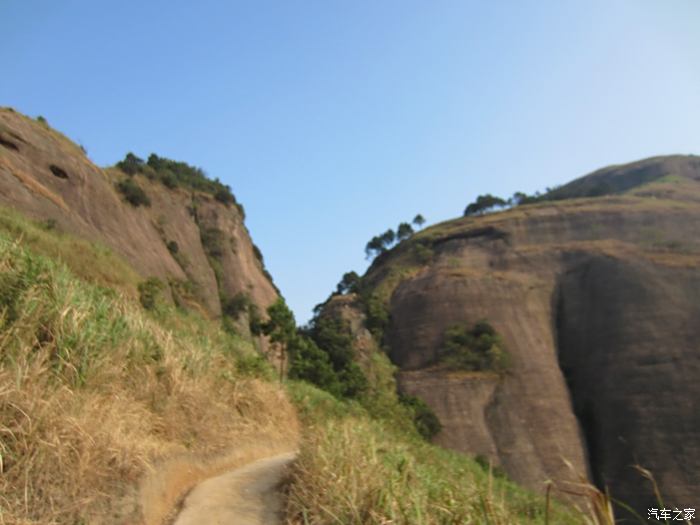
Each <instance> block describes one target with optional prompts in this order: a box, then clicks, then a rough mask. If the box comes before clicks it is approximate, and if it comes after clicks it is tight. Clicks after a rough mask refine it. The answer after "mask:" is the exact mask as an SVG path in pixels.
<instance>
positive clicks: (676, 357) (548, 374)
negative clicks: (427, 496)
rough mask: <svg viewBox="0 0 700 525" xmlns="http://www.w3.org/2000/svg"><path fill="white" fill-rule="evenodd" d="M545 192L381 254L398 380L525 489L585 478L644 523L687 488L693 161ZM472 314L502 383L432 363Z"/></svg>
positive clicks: (694, 420)
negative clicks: (498, 347)
mask: <svg viewBox="0 0 700 525" xmlns="http://www.w3.org/2000/svg"><path fill="white" fill-rule="evenodd" d="M549 197H550V198H552V200H546V201H542V202H539V203H536V204H532V205H524V206H517V207H515V208H512V209H510V210H508V211H504V212H500V213H493V214H489V215H484V216H480V217H469V218H462V219H458V220H454V221H450V222H446V223H442V224H438V225H436V226H433V227H431V228H428V229H426V230H424V231H422V232H420V233H418V234H416V235H414V236H413V238H411V239H410V240H408V241H404V242H402V243H400V244H399V245H398V246H397V247H395V248H394V249H393V250H391V251H389V252H387V253H384V254H382V255H380V256H379V257H378V258H377V259H376V260H375V262H374V263H373V265H372V267H371V268H370V269H369V270H368V272H367V274H366V275H365V276H364V277H363V280H362V283H363V284H362V287H363V294H364V295H365V296H373V297H375V298H377V300H379V301H380V302H381V303H382V304H383V305H384V307H385V308H386V309H387V311H388V313H389V316H390V322H389V324H388V327H387V329H386V331H385V335H384V341H385V343H386V344H387V347H388V351H389V354H390V357H391V359H392V361H393V362H394V363H395V364H396V365H398V366H399V367H400V372H399V375H398V380H399V384H400V388H401V389H402V390H404V391H406V392H407V393H411V394H415V395H419V396H420V397H422V398H423V399H424V400H425V401H426V402H427V403H428V404H429V405H430V406H431V407H432V409H433V410H434V411H435V413H436V414H437V415H438V417H439V418H440V420H441V422H442V424H443V426H444V429H443V431H442V432H441V433H440V434H439V435H438V436H437V438H436V441H437V442H438V443H440V444H442V445H444V446H446V447H450V448H453V449H457V450H460V451H463V452H466V453H469V454H473V455H482V456H486V457H488V458H490V459H491V460H492V461H493V462H494V463H496V464H497V465H500V466H502V467H503V468H504V469H505V471H506V472H507V473H508V474H509V475H510V476H511V477H512V478H513V479H515V480H516V481H518V482H521V483H523V484H525V485H527V486H529V487H531V488H533V489H535V490H538V491H541V490H542V488H543V484H544V482H545V481H546V480H555V481H559V482H566V481H577V480H578V479H579V476H587V477H588V479H590V480H592V481H594V482H595V483H596V484H598V485H599V486H600V487H601V488H602V487H604V486H605V487H609V488H610V490H611V492H612V495H613V497H615V498H617V499H619V500H621V501H624V502H627V503H628V504H630V505H632V506H633V507H635V508H637V509H638V510H639V511H641V512H643V515H646V508H648V507H649V506H653V505H655V504H656V503H657V502H656V498H655V497H654V494H653V488H652V485H651V483H649V482H648V481H647V480H646V479H644V478H643V477H642V476H641V474H640V472H639V471H638V470H636V469H635V468H634V466H635V465H639V466H641V467H644V468H646V469H648V470H649V471H650V472H651V473H652V474H653V475H654V477H655V479H656V481H657V482H658V483H659V486H660V488H661V492H662V494H663V496H664V498H665V499H664V503H665V504H666V505H667V506H668V505H676V506H679V507H682V506H686V507H687V506H688V505H691V504H693V501H694V499H693V498H695V497H697V494H700V474H699V472H700V418H699V417H698V408H699V407H700V382H698V380H697V378H698V377H699V374H700V349H699V348H698V343H697V341H698V339H700V158H699V157H693V156H688V157H683V156H673V157H660V158H654V159H648V160H645V161H641V162H638V163H634V164H630V165H625V166H616V167H611V168H607V169H604V170H600V171H599V172H596V173H594V174H592V175H589V176H587V177H583V178H581V179H578V180H577V181H574V182H573V183H571V184H569V185H566V186H563V187H561V188H559V189H557V190H555V192H553V194H552V195H550V196H549ZM480 320H486V321H488V322H489V323H490V324H491V325H492V326H493V327H494V328H495V329H496V331H497V332H498V334H499V335H500V337H501V338H502V340H503V344H504V347H505V348H506V350H507V353H508V355H509V357H510V366H509V368H508V370H507V371H506V372H505V373H496V372H490V371H488V370H486V371H464V370H462V371H460V370H454V369H449V370H448V369H445V367H441V366H439V364H436V360H437V359H438V358H439V355H440V352H441V349H442V348H443V347H444V345H445V337H446V332H447V330H448V329H450V327H454V326H472V325H474V324H475V323H476V322H478V321H480Z"/></svg>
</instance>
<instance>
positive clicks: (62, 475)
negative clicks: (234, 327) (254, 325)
mask: <svg viewBox="0 0 700 525" xmlns="http://www.w3.org/2000/svg"><path fill="white" fill-rule="evenodd" d="M163 317H164V318H165V317H167V318H168V319H170V326H164V325H163V324H164V323H163V322H160V321H159V319H158V318H157V316H156V317H152V316H147V315H145V314H144V313H143V312H142V311H141V310H140V309H139V308H138V307H137V306H136V305H135V304H133V303H132V302H131V301H129V300H127V299H126V298H124V297H122V296H120V295H118V294H116V293H114V292H111V291H105V290H103V289H100V288H98V287H95V286H92V285H87V284H85V283H83V282H81V281H79V280H77V279H75V278H74V277H73V276H72V275H71V274H70V273H69V272H68V271H67V270H66V269H65V268H64V267H61V266H57V265H56V264H54V263H52V262H51V261H49V260H45V259H43V258H41V257H37V256H35V255H32V254H29V253H28V252H26V251H25V250H24V249H23V248H22V247H20V246H18V245H17V244H16V243H12V242H10V241H8V240H7V239H6V238H0V472H1V475H0V523H1V524H14V523H27V524H30V523H31V524H52V523H71V524H74V523H75V524H79V523H146V524H157V523H162V522H163V520H164V519H165V518H166V517H167V514H168V512H170V510H171V509H172V506H173V505H174V504H175V503H176V502H177V500H178V499H179V498H180V497H181V496H182V495H183V494H184V493H185V492H186V491H188V490H189V489H190V488H191V487H192V486H193V485H194V484H196V483H197V482H198V481H200V480H201V479H203V478H205V477H208V476H209V475H214V474H216V473H218V472H220V471H221V470H222V469H226V468H228V467H232V466H237V465H238V464H240V463H241V462H246V461H248V460H250V459H255V458H256V457H259V456H261V455H267V454H269V453H275V452H277V451H278V450H279V449H280V447H282V448H288V447H292V446H293V443H294V441H295V437H296V436H295V435H296V419H295V413H294V410H293V409H292V407H291V406H290V404H289V403H288V402H287V400H286V397H285V395H284V393H283V392H282V391H281V390H280V389H279V387H277V386H275V385H273V384H270V383H267V382H265V381H262V380H260V379H257V378H251V377H245V376H243V375H241V374H240V373H238V372H237V371H236V366H235V363H236V356H237V355H238V354H243V353H245V352H246V349H245V345H244V344H243V342H242V341H239V340H236V339H233V338H230V337H227V336H226V335H225V334H222V333H221V332H220V331H219V330H217V329H216V328H214V327H213V325H211V324H209V323H207V322H206V321H204V320H201V319H197V318H194V317H186V316H184V315H182V314H176V313H175V312H168V313H167V316H166V315H165V314H163ZM166 324H167V323H166Z"/></svg>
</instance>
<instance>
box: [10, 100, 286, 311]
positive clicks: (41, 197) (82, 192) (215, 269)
mask: <svg viewBox="0 0 700 525" xmlns="http://www.w3.org/2000/svg"><path fill="white" fill-rule="evenodd" d="M126 179H128V176H127V175H126V174H125V173H123V172H121V171H120V170H118V169H114V168H111V169H107V170H103V169H100V168H98V167H97V166H95V165H94V164H93V163H92V162H90V160H89V159H88V158H87V157H86V155H85V153H84V152H83V151H82V149H81V148H80V147H79V146H77V145H76V144H74V143H72V142H71V141H70V140H68V139H67V138H66V137H65V136H63V135H62V134H60V133H59V132H57V131H55V130H53V129H51V128H50V127H48V125H46V124H45V123H42V122H39V121H35V120H32V119H29V118H27V117H25V116H23V115H21V114H19V113H16V112H14V111H13V110H11V109H0V205H4V206H7V207H10V208H13V209H15V210H18V211H20V212H21V213H23V214H25V215H27V216H29V217H31V218H33V219H37V220H43V221H50V222H49V224H51V226H52V227H55V228H56V229H58V230H59V231H65V232H68V233H71V234H74V235H76V236H78V237H80V238H83V239H87V240H89V241H92V242H98V243H101V244H103V245H105V246H107V247H109V248H111V249H112V250H113V251H114V252H116V253H117V254H119V255H121V256H122V257H124V258H125V259H126V261H128V262H129V263H130V265H131V266H133V268H134V269H135V270H136V271H137V272H138V273H139V274H140V275H141V276H142V277H143V278H144V279H146V278H149V277H156V278H159V279H160V280H161V281H162V282H164V283H168V284H169V287H168V290H167V291H168V293H170V294H172V295H173V296H174V297H173V298H174V299H175V300H177V301H178V302H180V303H184V304H185V305H187V306H190V307H197V308H199V309H203V310H204V311H205V312H207V313H208V314H209V315H212V316H219V315H220V314H221V312H222V301H224V302H226V301H229V300H232V299H233V298H235V297H237V296H238V295H239V294H246V295H247V296H249V297H250V299H251V300H252V302H253V303H254V304H256V305H257V306H258V307H259V308H260V309H261V310H262V311H264V309H265V308H266V307H267V306H268V305H270V304H271V303H272V302H274V300H275V299H276V298H277V296H278V294H277V291H276V290H275V287H274V285H273V284H272V282H271V281H270V279H269V277H268V276H267V275H266V272H265V270H264V267H263V264H262V259H261V256H260V255H259V251H257V250H256V248H255V247H254V245H253V243H252V241H251V239H250V235H249V234H248V231H247V229H246V228H245V225H244V223H243V216H242V208H241V207H240V206H236V205H233V204H230V203H229V204H225V203H223V202H219V201H218V200H217V199H216V198H215V196H214V195H211V194H207V193H206V192H203V191H196V190H192V189H189V188H184V187H176V188H171V189H170V188H167V187H166V186H165V185H163V184H162V183H161V182H159V181H157V180H149V179H148V178H146V177H143V176H137V177H134V180H136V181H137V184H138V185H139V186H141V187H142V188H143V189H144V191H145V192H146V195H147V196H148V197H149V199H150V201H151V204H150V206H140V207H134V206H132V205H131V204H129V203H127V202H126V201H125V200H124V198H123V197H122V196H121V195H120V194H119V193H118V192H117V191H116V189H115V184H116V183H118V182H119V181H123V180H126ZM169 246H170V249H169ZM197 305H199V306H197Z"/></svg>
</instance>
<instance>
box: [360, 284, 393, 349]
mask: <svg viewBox="0 0 700 525" xmlns="http://www.w3.org/2000/svg"><path fill="white" fill-rule="evenodd" d="M361 300H362V305H363V306H364V310H365V326H366V327H367V329H368V330H369V331H370V333H371V334H372V336H373V337H374V339H375V341H377V342H378V343H379V344H380V345H381V344H382V342H383V340H384V332H386V329H387V328H388V327H389V310H388V309H387V307H386V306H385V305H384V301H382V300H381V298H380V297H379V296H378V295H376V294H368V293H365V294H362V296H361Z"/></svg>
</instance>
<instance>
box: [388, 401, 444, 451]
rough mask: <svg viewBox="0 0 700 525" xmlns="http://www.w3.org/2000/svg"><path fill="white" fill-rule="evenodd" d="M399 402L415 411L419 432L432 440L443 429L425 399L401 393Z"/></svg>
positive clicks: (415, 420)
mask: <svg viewBox="0 0 700 525" xmlns="http://www.w3.org/2000/svg"><path fill="white" fill-rule="evenodd" d="M399 402H400V403H401V404H402V405H404V406H406V407H408V408H409V409H410V410H411V412H412V413H413V424H414V425H415V427H416V430H417V431H418V433H419V434H420V435H421V436H423V438H425V439H426V440H428V441H430V440H431V439H432V438H433V437H435V436H436V435H437V434H438V432H440V431H441V430H442V423H440V420H439V419H438V417H437V416H436V415H435V412H433V410H432V409H431V408H430V407H429V406H428V405H427V403H426V402H425V401H423V400H422V399H421V398H419V397H417V396H412V395H409V394H399Z"/></svg>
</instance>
